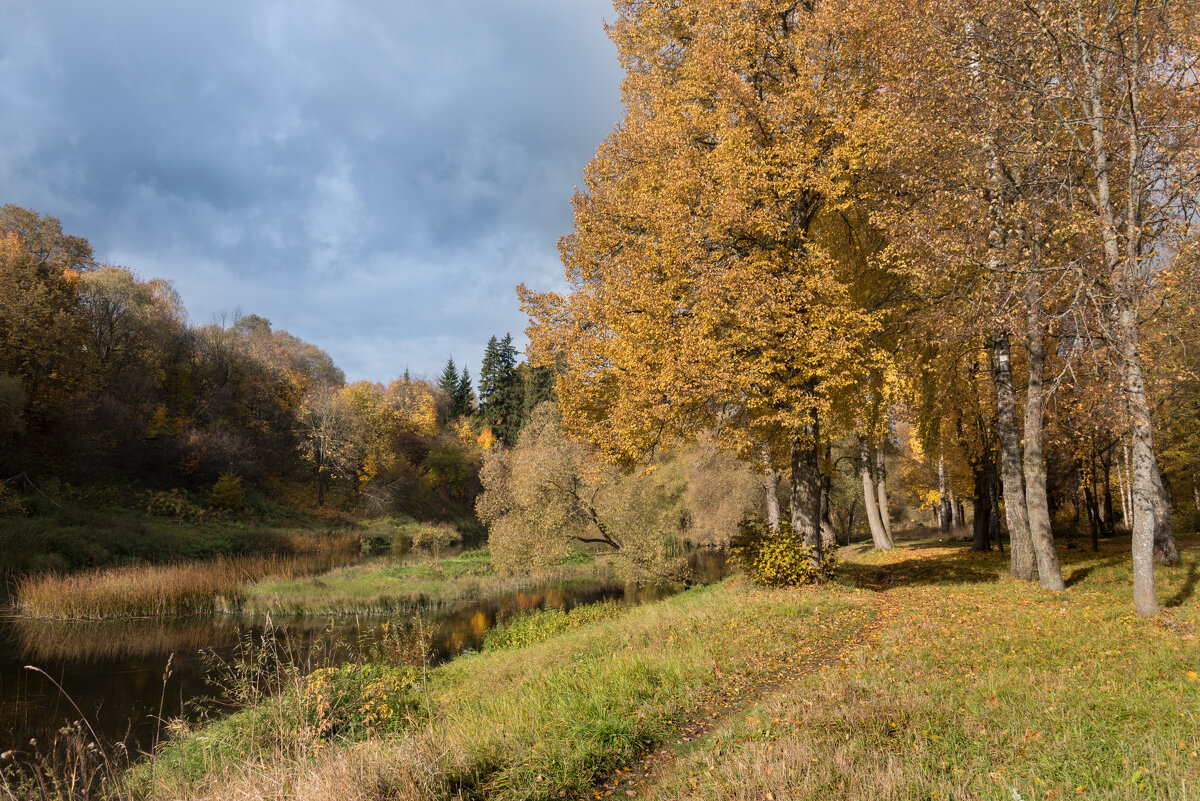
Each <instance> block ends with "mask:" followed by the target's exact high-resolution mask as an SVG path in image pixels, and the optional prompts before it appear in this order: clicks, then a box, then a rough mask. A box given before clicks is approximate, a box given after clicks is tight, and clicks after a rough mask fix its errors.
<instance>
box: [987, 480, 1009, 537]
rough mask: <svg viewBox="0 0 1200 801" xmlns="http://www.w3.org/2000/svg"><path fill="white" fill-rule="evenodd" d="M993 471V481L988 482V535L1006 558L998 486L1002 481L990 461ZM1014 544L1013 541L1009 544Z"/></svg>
mask: <svg viewBox="0 0 1200 801" xmlns="http://www.w3.org/2000/svg"><path fill="white" fill-rule="evenodd" d="M989 462H990V464H991V466H992V469H991V475H990V478H991V481H989V482H988V506H990V507H991V509H990V512H991V513H990V514H989V515H988V533H989V534H990V535H991V537H992V542H994V543H996V550H997V551H999V553H1000V555H1001V556H1004V543H1003V542H1001V541H1000V490H999V488H998V487H997V486H996V485H997V484H998V483H999V481H1000V479H999V477H998V476H997V475H996V463H995V462H994V461H991V460H989ZM1009 544H1010V545H1011V544H1012V543H1011V541H1010V543H1009Z"/></svg>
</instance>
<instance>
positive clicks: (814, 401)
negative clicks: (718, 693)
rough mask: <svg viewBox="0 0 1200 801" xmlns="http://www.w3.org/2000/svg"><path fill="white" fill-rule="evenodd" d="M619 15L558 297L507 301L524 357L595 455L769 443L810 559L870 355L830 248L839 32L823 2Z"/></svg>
mask: <svg viewBox="0 0 1200 801" xmlns="http://www.w3.org/2000/svg"><path fill="white" fill-rule="evenodd" d="M617 8H618V10H619V11H620V13H621V17H620V19H619V21H618V22H617V23H616V24H615V25H614V26H613V28H612V37H613V39H614V41H615V42H616V44H617V47H618V51H619V53H620V57H621V62H622V66H624V67H625V70H626V78H625V82H624V84H623V91H624V96H625V106H626V114H625V118H624V119H623V121H622V123H621V125H620V127H619V128H618V129H617V130H616V131H615V132H614V133H613V134H611V135H610V136H609V138H608V140H607V141H606V142H605V143H604V144H603V145H602V146H601V148H600V150H599V152H598V153H597V156H596V158H595V159H594V160H593V161H592V163H591V164H590V165H589V167H588V170H587V173H586V184H587V189H586V193H583V194H580V195H578V196H577V197H576V199H575V232H574V233H573V234H572V235H571V236H569V237H567V238H566V239H564V240H563V242H562V244H561V250H562V255H563V261H564V263H565V265H566V268H567V278H568V281H569V283H570V285H571V292H570V294H569V295H567V296H565V297H562V296H557V295H554V294H537V293H533V292H529V291H527V290H524V289H522V290H521V296H522V299H523V302H524V308H525V309H526V311H527V312H528V313H530V315H531V318H532V320H533V323H532V326H531V327H530V329H529V333H530V339H531V355H532V359H533V361H534V363H539V364H547V365H550V364H554V365H559V366H560V369H561V372H560V375H559V380H558V385H557V390H558V395H559V398H560V401H561V403H562V407H563V413H564V419H565V420H566V423H567V425H568V427H569V428H570V429H571V430H572V431H575V432H578V433H580V434H582V435H584V436H585V437H587V438H588V439H589V440H590V441H592V442H594V443H595V444H596V445H597V446H598V447H600V448H601V449H602V451H604V452H605V453H607V454H608V455H609V456H610V457H611V458H614V459H617V460H622V461H626V462H630V461H636V460H637V459H639V458H642V456H643V455H644V454H645V453H647V452H649V451H650V450H651V449H653V448H654V447H655V446H656V444H659V443H661V442H662V441H664V439H665V438H669V437H671V436H675V435H682V436H690V435H694V434H695V433H696V432H697V431H699V430H700V429H702V428H706V427H709V428H714V429H717V430H719V431H721V433H722V437H723V441H724V444H725V446H726V447H729V448H730V449H732V450H734V451H736V452H739V453H741V454H743V456H744V457H746V458H753V459H761V454H762V453H763V448H764V447H766V448H767V449H768V450H772V449H774V448H775V447H776V443H782V449H783V451H784V453H786V454H787V456H786V462H787V463H788V464H789V465H790V469H791V493H790V496H791V514H792V519H793V522H794V524H795V528H796V529H797V530H799V531H803V532H804V534H805V538H806V542H808V543H809V544H810V545H812V546H813V547H814V552H815V556H816V557H818V558H819V551H820V548H821V543H820V539H821V537H820V530H821V525H820V520H821V511H820V510H821V495H822V493H821V484H822V479H821V458H822V454H823V452H824V447H823V445H824V444H825V442H826V441H827V439H828V435H829V434H830V431H829V430H828V429H829V428H830V427H833V426H835V425H844V424H845V423H844V422H842V421H841V420H840V419H839V414H838V413H837V412H835V407H837V408H844V407H841V405H840V404H839V403H838V401H839V400H840V399H841V396H843V394H846V393H852V392H854V391H855V389H856V379H857V376H858V375H859V374H861V373H862V372H864V371H865V370H867V369H869V367H868V364H869V363H870V362H871V361H872V359H873V358H874V354H873V351H872V348H871V346H870V344H869V342H868V341H867V335H868V334H869V332H870V331H871V330H872V329H873V327H874V326H875V319H874V315H873V314H872V313H871V311H870V310H868V309H864V308H862V307H861V305H860V304H858V303H856V302H855V299H854V298H853V297H852V296H851V293H850V292H849V291H848V289H847V287H848V286H850V285H851V284H852V283H853V280H852V279H851V278H850V275H849V273H850V267H849V263H848V262H846V261H842V260H839V259H838V258H837V257H836V256H835V251H834V248H832V247H831V242H830V239H829V234H830V232H832V231H835V230H839V231H840V228H841V225H840V220H841V218H840V214H841V211H842V210H843V209H844V208H845V205H846V204H847V203H848V202H849V198H850V197H851V191H850V185H851V178H852V174H853V169H852V163H853V159H854V156H853V153H852V152H849V151H847V150H845V149H844V148H843V143H844V142H845V137H844V136H843V134H842V130H841V126H842V125H844V124H847V123H848V121H849V119H850V118H851V117H852V108H853V101H851V100H849V98H851V97H852V96H853V94H854V92H855V91H856V89H855V88H854V86H855V84H854V82H855V80H856V77H858V72H857V69H856V67H855V65H854V63H853V56H852V53H853V50H854V41H853V34H850V35H845V34H844V32H843V31H840V30H839V29H838V28H837V25H836V20H835V19H834V17H833V16H830V15H828V14H827V13H826V11H825V9H824V7H823V6H821V5H820V4H818V5H817V6H816V7H813V6H796V5H781V4H779V3H776V2H750V3H743V4H736V5H726V4H717V3H688V4H678V5H666V4H657V3H643V2H621V3H618V4H617ZM843 59H845V60H843ZM835 95H836V96H837V101H836V102H835ZM835 222H836V223H837V224H836V225H835V224H834V223H835ZM857 266H858V265H855V267H857ZM718 424H719V425H718Z"/></svg>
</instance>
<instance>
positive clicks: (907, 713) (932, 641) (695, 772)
mask: <svg viewBox="0 0 1200 801" xmlns="http://www.w3.org/2000/svg"><path fill="white" fill-rule="evenodd" d="M1119 544H1120V543H1112V544H1110V547H1115V546H1116V545H1119ZM936 545H937V544H936V543H915V544H908V545H906V546H902V547H901V548H898V549H897V550H896V551H895V552H893V553H892V554H887V555H883V554H873V553H866V554H860V555H859V556H857V557H854V558H855V560H856V564H854V565H853V566H852V569H851V572H853V571H855V570H857V571H859V572H860V573H865V572H866V571H868V570H872V569H873V570H883V571H885V572H886V573H887V574H888V575H889V577H890V581H891V582H892V584H893V588H892V589H890V590H888V592H887V593H886V595H887V596H888V597H889V603H890V604H891V605H893V606H894V616H893V617H892V619H891V621H890V622H889V625H888V626H887V628H886V629H885V630H884V632H883V634H882V636H881V638H880V641H879V644H878V646H877V647H874V648H869V649H862V650H860V651H858V652H857V653H856V654H855V658H854V659H853V660H852V661H849V662H847V663H846V664H845V665H844V666H843V668H842V670H841V671H840V672H839V674H838V675H836V676H832V677H830V676H823V677H817V676H812V677H806V678H803V679H801V680H800V681H799V682H797V683H796V684H795V685H794V686H793V687H792V688H791V690H790V691H789V692H788V693H786V694H784V693H780V694H775V695H771V696H769V697H768V698H766V699H764V701H763V702H762V703H760V704H758V705H757V706H756V707H755V708H753V709H751V710H748V711H747V712H746V713H745V714H742V715H737V716H733V717H731V718H730V719H729V720H728V721H727V723H726V725H724V726H723V727H721V728H720V729H719V730H718V731H717V732H715V733H714V735H713V736H712V737H709V738H706V740H705V741H704V743H703V744H702V745H701V746H700V747H697V748H694V749H691V750H690V751H689V752H688V753H686V754H685V755H684V756H683V757H682V758H681V759H679V760H678V761H676V762H675V763H674V764H673V766H672V767H671V769H670V770H669V771H667V772H665V773H664V774H663V775H661V776H658V777H657V778H656V779H655V780H654V781H653V782H651V783H650V784H649V786H648V787H646V788H644V789H642V790H641V792H639V797H644V798H680V799H714V800H715V799H752V798H753V799H761V798H770V797H775V798H855V799H860V798H861V799H909V798H914V799H915V798H921V799H934V798H936V799H992V798H995V799H1006V800H1007V799H1012V798H1017V797H1020V798H1023V799H1026V800H1027V801H1032V799H1063V798H1087V799H1113V801H1116V799H1130V798H1156V799H1180V800H1182V799H1190V798H1196V797H1197V793H1198V792H1200V757H1198V756H1197V754H1198V752H1200V681H1198V680H1197V678H1196V673H1195V672H1196V671H1200V642H1198V641H1197V635H1198V634H1200V627H1198V626H1197V618H1198V617H1200V603H1198V599H1197V598H1196V596H1195V594H1194V589H1195V584H1196V575H1197V569H1198V567H1200V564H1198V563H1200V554H1198V553H1197V550H1196V543H1195V542H1192V543H1191V547H1190V548H1189V549H1186V550H1184V551H1183V557H1184V558H1183V563H1182V564H1181V565H1179V566H1176V567H1171V568H1163V567H1160V568H1158V570H1157V571H1156V573H1157V577H1158V582H1159V596H1160V599H1161V600H1162V601H1163V603H1164V604H1165V605H1167V606H1168V609H1167V611H1166V612H1164V614H1163V615H1162V616H1160V617H1159V618H1157V619H1153V620H1141V619H1138V618H1137V617H1135V616H1134V615H1133V607H1132V593H1131V590H1130V587H1129V582H1130V569H1129V564H1128V563H1129V555H1128V553H1127V552H1123V551H1117V550H1112V551H1102V552H1101V553H1099V554H1095V553H1091V552H1088V551H1080V550H1062V551H1060V557H1061V559H1062V561H1063V568H1064V569H1063V573H1064V577H1065V578H1066V580H1067V583H1068V590H1067V592H1066V593H1063V594H1061V595H1053V594H1049V593H1045V592H1042V591H1041V590H1039V589H1038V588H1037V587H1036V586H1031V585H1028V584H1025V583H1020V582H1016V581H1014V580H1012V579H1010V578H1009V577H1008V576H1007V563H1006V562H1005V561H1003V560H1002V559H1000V557H998V556H997V555H984V554H973V553H971V552H970V551H967V550H965V549H964V548H963V547H962V546H958V545H956V546H954V547H949V548H936V547H931V546H936ZM1181 545H1183V543H1181ZM1014 791H1015V793H1016V794H1015V795H1014Z"/></svg>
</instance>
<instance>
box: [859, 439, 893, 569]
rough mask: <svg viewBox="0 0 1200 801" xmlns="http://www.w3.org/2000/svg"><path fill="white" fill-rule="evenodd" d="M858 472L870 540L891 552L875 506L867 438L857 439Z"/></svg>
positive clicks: (882, 549)
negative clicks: (869, 530)
mask: <svg viewBox="0 0 1200 801" xmlns="http://www.w3.org/2000/svg"><path fill="white" fill-rule="evenodd" d="M858 472H859V474H860V475H861V476H862V483H863V506H864V507H865V508H866V510H867V525H868V526H870V527H871V540H872V541H873V542H874V543H875V547H876V548H878V549H879V550H881V551H888V550H891V548H892V545H891V542H890V541H889V540H888V539H887V535H886V533H885V532H884V529H883V521H881V520H880V518H879V507H878V506H876V505H875V498H876V491H875V483H874V482H873V481H872V480H871V449H870V448H869V447H867V438H866V437H864V436H862V435H859V437H858Z"/></svg>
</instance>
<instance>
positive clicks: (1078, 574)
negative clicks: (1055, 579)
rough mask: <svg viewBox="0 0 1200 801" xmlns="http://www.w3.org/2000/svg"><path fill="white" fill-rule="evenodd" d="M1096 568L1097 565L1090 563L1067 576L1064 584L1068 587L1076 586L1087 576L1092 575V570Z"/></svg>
mask: <svg viewBox="0 0 1200 801" xmlns="http://www.w3.org/2000/svg"><path fill="white" fill-rule="evenodd" d="M1095 569H1096V565H1089V566H1088V567H1081V568H1079V569H1078V570H1076V571H1074V572H1073V573H1071V575H1069V576H1067V578H1066V580H1065V581H1063V586H1064V587H1068V588H1070V587H1074V586H1075V585H1076V584H1078V583H1079V582H1081V581H1083V580H1084V579H1085V578H1087V577H1088V576H1090V575H1091V573H1092V571H1093V570H1095Z"/></svg>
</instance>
